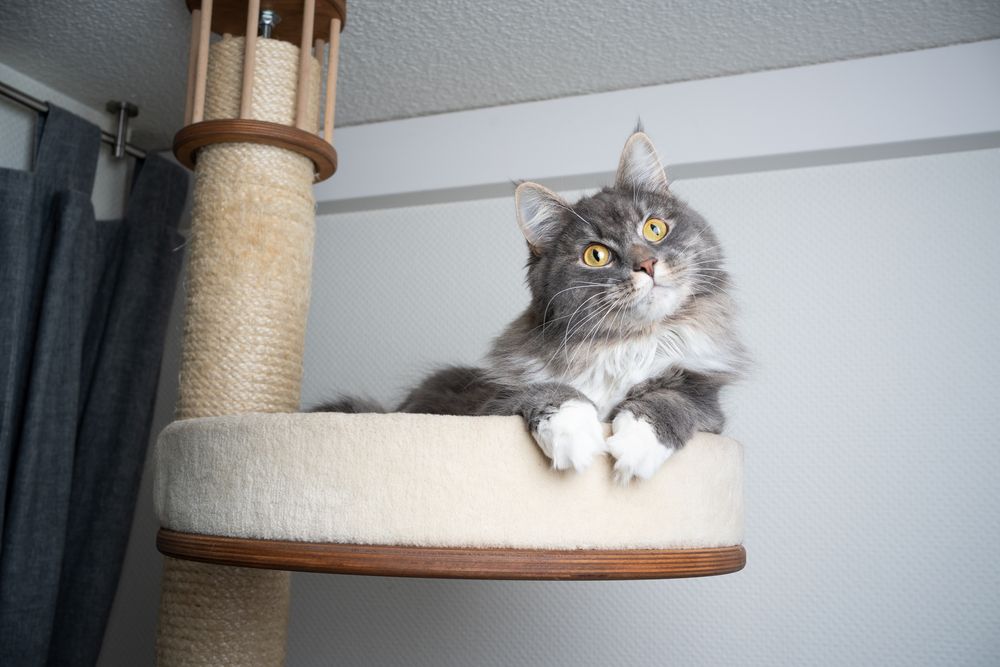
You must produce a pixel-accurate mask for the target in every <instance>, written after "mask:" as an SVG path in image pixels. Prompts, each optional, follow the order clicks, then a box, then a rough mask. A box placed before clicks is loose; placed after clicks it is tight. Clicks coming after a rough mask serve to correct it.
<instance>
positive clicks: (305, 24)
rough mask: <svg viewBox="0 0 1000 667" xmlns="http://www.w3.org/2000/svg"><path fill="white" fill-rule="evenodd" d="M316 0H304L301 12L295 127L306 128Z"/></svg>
mask: <svg viewBox="0 0 1000 667" xmlns="http://www.w3.org/2000/svg"><path fill="white" fill-rule="evenodd" d="M315 17H316V0H306V2H305V8H304V10H303V14H302V39H301V41H300V42H299V83H298V86H299V95H298V99H297V100H296V103H295V127H297V128H299V129H300V130H305V129H306V105H307V104H308V103H309V85H308V84H309V59H310V58H312V49H311V48H310V47H311V46H312V41H313V19H314V18H315Z"/></svg>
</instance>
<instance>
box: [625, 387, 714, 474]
mask: <svg viewBox="0 0 1000 667" xmlns="http://www.w3.org/2000/svg"><path fill="white" fill-rule="evenodd" d="M720 386H721V385H720V384H719V383H717V382H715V381H713V379H712V378H707V377H703V376H688V375H678V376H672V377H670V378H666V379H664V380H660V381H652V382H649V383H646V384H645V385H641V386H639V387H637V388H636V389H634V390H633V391H632V392H630V393H629V395H628V397H627V398H626V399H625V400H624V401H622V403H621V404H620V405H619V406H618V409H617V411H616V414H615V418H614V420H613V421H612V423H611V430H612V433H613V434H612V436H611V437H610V438H608V442H607V444H608V452H610V453H611V455H612V456H613V457H614V458H615V479H616V480H617V481H618V482H619V483H620V484H628V483H629V482H630V481H631V480H632V479H633V478H639V479H649V478H650V477H652V476H653V474H654V473H655V472H656V471H657V470H659V469H660V467H661V466H662V465H663V464H664V463H665V462H666V461H667V459H669V458H670V457H671V456H672V455H673V454H674V452H676V451H677V450H678V449H680V448H681V447H683V446H684V443H686V442H687V441H688V440H690V439H691V437H692V436H693V435H694V434H695V432H696V431H710V432H713V433H718V432H719V431H721V430H722V424H723V416H722V410H721V408H720V406H719V387H720Z"/></svg>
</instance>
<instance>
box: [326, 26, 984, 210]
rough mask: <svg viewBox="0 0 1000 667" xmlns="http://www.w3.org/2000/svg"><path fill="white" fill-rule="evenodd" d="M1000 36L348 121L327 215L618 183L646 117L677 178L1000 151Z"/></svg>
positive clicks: (341, 131) (339, 139)
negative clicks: (528, 186) (613, 179)
mask: <svg viewBox="0 0 1000 667" xmlns="http://www.w3.org/2000/svg"><path fill="white" fill-rule="evenodd" d="M998 63H1000V40H989V41H984V42H975V43H971V44H962V45H957V46H948V47H943V48H937V49H927V50H923V51H912V52H908V53H900V54H893V55H888V56H877V57H872V58H861V59H857V60H849V61H843V62H835V63H827V64H822V65H810V66H805V67H795V68H790V69H781V70H771V71H767V72H755V73H751V74H742V75H737V76H728V77H719V78H715V79H705V80H700V81H690V82H683V83H675V84H668V85H662V86H650V87H646V88H636V89H630V90H622V91H616V92H611V93H598V94H593V95H582V96H576V97H566V98H559V99H555V100H547V101H543V102H529V103H524V104H513V105H508V106H501V107H491V108H486V109H477V110H471V111H460V112H454V113H447V114H439V115H434V116H425V117H419V118H410V119H405V120H399V121H388V122H383V123H372V124H367V125H359V126H353V127H346V128H338V129H337V133H336V146H337V152H338V155H339V158H340V171H339V172H338V173H337V174H336V175H335V176H334V177H333V178H332V179H330V180H328V181H325V182H324V183H321V184H319V185H317V186H316V191H315V192H316V199H317V201H318V202H319V213H320V214H329V213H337V212H344V211H356V210H363V209H375V208H388V207H393V206H412V205H417V204H431V203H441V202H447V201H458V200H468V199H478V198H484V197H495V196H503V195H506V194H509V193H510V192H511V190H512V185H511V184H512V181H513V180H514V179H519V178H524V179H531V180H538V181H540V182H542V183H545V184H546V185H549V186H550V187H553V188H556V189H566V190H568V189H580V188H589V187H593V186H594V184H595V183H599V182H602V181H606V180H607V179H608V176H609V174H610V173H611V170H610V169H609V167H610V166H613V165H614V164H615V161H616V160H617V156H618V153H619V151H620V150H621V146H622V144H623V142H624V140H625V137H626V136H627V135H628V132H629V131H630V130H631V129H632V125H633V123H634V122H635V119H636V118H637V117H641V118H642V120H643V123H644V125H645V127H646V131H647V132H648V133H649V134H650V136H652V137H653V140H654V141H655V142H656V144H657V146H658V148H659V150H660V153H661V155H662V156H663V159H664V161H665V162H666V163H667V164H668V173H669V174H670V176H671V178H675V179H682V178H700V177H706V176H718V175H724V174H732V173H743V172H748V171H766V170H771V169H786V168H798V167H807V166H817V165H823V164H835V163H842V162H857V161H864V160H875V159H888V158H894V157H905V156H912V155H925V154H933V153H944V152H951V151H959V150H974V149H979V148H992V147H998V146H1000V86H997V85H996V81H997V77H998V75H1000V67H998Z"/></svg>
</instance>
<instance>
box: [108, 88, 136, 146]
mask: <svg viewBox="0 0 1000 667" xmlns="http://www.w3.org/2000/svg"><path fill="white" fill-rule="evenodd" d="M105 108H106V109H107V110H108V111H110V112H111V113H113V114H117V115H118V127H117V128H115V143H114V144H113V145H112V148H111V153H112V155H114V156H115V157H116V158H121V157H125V144H126V139H127V135H128V119H129V118H135V117H136V116H138V115H139V107H137V106H136V105H134V104H131V103H129V102H125V101H117V100H112V101H110V102H108V104H107V106H106V107H105Z"/></svg>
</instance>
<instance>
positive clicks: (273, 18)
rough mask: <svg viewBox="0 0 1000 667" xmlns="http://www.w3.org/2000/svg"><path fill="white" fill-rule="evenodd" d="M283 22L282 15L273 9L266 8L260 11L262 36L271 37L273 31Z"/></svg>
mask: <svg viewBox="0 0 1000 667" xmlns="http://www.w3.org/2000/svg"><path fill="white" fill-rule="evenodd" d="M279 23H281V16H279V15H278V12H276V11H274V10H273V9H265V10H264V11H262V12H261V13H260V36H261V37H263V38H264V39H270V38H271V31H272V30H274V28H275V27H276V26H277V25H278V24H279Z"/></svg>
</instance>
